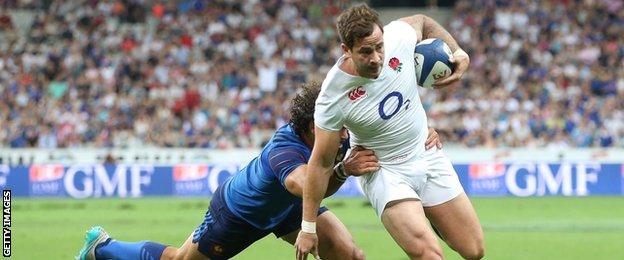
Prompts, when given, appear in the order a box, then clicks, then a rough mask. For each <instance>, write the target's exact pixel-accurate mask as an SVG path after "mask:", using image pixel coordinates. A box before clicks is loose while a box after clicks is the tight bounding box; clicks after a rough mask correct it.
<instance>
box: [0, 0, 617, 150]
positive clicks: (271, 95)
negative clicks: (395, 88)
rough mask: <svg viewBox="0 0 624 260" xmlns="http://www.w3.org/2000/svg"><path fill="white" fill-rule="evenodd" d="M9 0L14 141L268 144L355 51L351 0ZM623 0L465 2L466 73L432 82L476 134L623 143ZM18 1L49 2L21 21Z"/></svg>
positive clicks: (1, 119) (2, 68)
mask: <svg viewBox="0 0 624 260" xmlns="http://www.w3.org/2000/svg"><path fill="white" fill-rule="evenodd" d="M23 2H25V3H22V2H17V3H16V2H12V1H7V2H6V3H10V4H6V3H5V4H4V6H2V7H3V8H2V9H0V34H2V37H3V38H4V39H2V40H0V43H2V49H1V50H0V126H2V127H0V147H43V148H55V147H85V146H87V147H137V146H161V147H205V148H219V149H226V148H235V147H254V148H257V147H261V146H262V144H263V143H264V142H265V141H266V140H267V139H268V138H269V137H270V134H271V133H272V132H273V131H274V130H275V129H276V128H277V127H279V126H280V125H282V124H284V123H285V122H288V113H287V111H288V107H289V105H290V104H289V100H290V97H292V96H293V94H294V93H295V91H297V88H298V86H299V85H300V84H301V83H302V82H304V81H306V80H311V79H316V80H322V79H323V78H324V74H325V73H326V72H327V71H328V70H329V68H330V67H331V66H332V65H333V64H334V62H335V60H336V59H337V58H338V57H339V56H340V55H341V51H340V48H339V45H338V40H337V36H336V33H335V29H334V24H333V22H334V19H332V18H328V17H335V16H336V15H337V14H338V13H339V12H340V10H341V9H342V8H345V7H346V6H348V5H349V3H348V1H329V2H327V1H319V0H316V1H303V0H290V1H277V0H273V1H258V0H250V1H243V2H242V3H232V2H233V1H185V2H179V1H178V2H176V1H134V0H104V1H97V0H82V1H59V0H50V1H23ZM623 5H624V4H622V1H618V0H593V1H592V0H583V1H574V0H560V1H495V0H477V1H466V0H461V1H458V2H457V4H456V6H455V8H454V10H453V15H452V19H451V20H450V22H449V23H448V25H447V28H448V29H449V31H451V33H452V34H453V35H454V36H455V38H456V39H457V40H458V41H459V42H460V45H461V46H463V47H464V48H465V49H466V51H467V52H468V53H469V54H470V55H471V63H472V64H471V68H470V70H469V73H468V74H467V75H465V76H464V79H463V80H462V82H460V83H458V84H457V85H456V86H453V87H450V88H447V89H444V90H425V89H422V88H421V89H420V90H422V91H421V99H422V102H423V105H424V106H425V108H426V109H427V110H428V116H429V124H430V125H431V126H432V127H435V128H436V129H437V130H438V131H439V132H440V133H442V134H443V135H444V136H445V142H447V143H457V144H462V145H465V146H469V147H475V146H486V147H518V146H523V147H525V146H529V147H543V146H550V145H554V146H558V147H568V146H569V147H613V146H617V147H624V102H623V101H622V100H624V66H623V64H624V37H621V35H624V7H623ZM12 10H29V11H30V12H32V13H34V14H36V15H34V17H33V18H32V24H31V25H29V26H28V27H27V28H26V31H25V32H24V34H23V35H22V34H21V33H22V32H20V31H19V29H18V26H17V25H16V23H15V21H13V20H12V17H11V16H10V15H8V14H9V13H10V12H11V11H12Z"/></svg>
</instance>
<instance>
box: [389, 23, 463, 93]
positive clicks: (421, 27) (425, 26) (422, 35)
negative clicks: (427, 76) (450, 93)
mask: <svg viewBox="0 0 624 260" xmlns="http://www.w3.org/2000/svg"><path fill="white" fill-rule="evenodd" d="M399 20H400V21H403V22H406V23H408V24H409V25H411V26H412V28H414V30H415V31H416V37H417V39H416V41H420V40H422V39H428V38H438V39H441V40H443V41H444V42H445V43H446V44H447V45H448V46H449V48H451V51H452V52H453V56H452V57H451V58H450V59H449V61H450V62H451V63H453V64H455V68H454V70H453V74H451V75H450V76H448V77H446V78H444V79H441V80H439V81H437V82H436V83H435V84H434V85H435V86H436V87H437V88H441V87H446V86H449V85H450V84H452V83H454V82H456V81H458V80H460V79H461V78H462V76H463V75H464V72H466V71H467V70H468V66H469V65H470V57H469V56H468V53H466V52H465V51H464V50H462V48H461V47H459V44H458V43H457V41H456V40H455V38H453V36H451V34H450V33H449V32H448V31H447V30H446V29H444V27H442V25H440V24H439V23H438V22H436V21H435V20H433V19H432V18H431V17H428V16H426V15H422V14H416V15H412V16H408V17H403V18H401V19H399Z"/></svg>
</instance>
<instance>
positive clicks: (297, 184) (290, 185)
mask: <svg viewBox="0 0 624 260" xmlns="http://www.w3.org/2000/svg"><path fill="white" fill-rule="evenodd" d="M430 136H431V134H430ZM333 167H334V171H333V174H332V177H331V178H329V183H328V184H327V191H325V196H324V197H325V198H327V197H329V196H331V195H333V194H334V193H336V191H338V189H339V188H340V186H342V184H343V183H344V182H345V180H346V179H347V177H349V176H351V175H353V176H361V175H364V174H367V173H371V172H374V171H376V170H378V169H379V160H378V159H377V156H375V152H373V150H369V149H364V148H362V147H360V146H356V147H354V148H353V149H352V150H351V153H349V155H348V157H347V158H345V159H344V160H343V161H341V162H339V163H338V164H336V165H334V166H333ZM307 170H308V165H306V164H302V165H300V166H298V167H297V168H296V169H295V170H293V171H292V172H291V173H290V174H289V175H288V177H286V180H285V181H284V186H285V187H286V189H287V190H288V192H290V193H292V194H293V195H296V196H298V197H303V186H304V183H305V181H306V171H307Z"/></svg>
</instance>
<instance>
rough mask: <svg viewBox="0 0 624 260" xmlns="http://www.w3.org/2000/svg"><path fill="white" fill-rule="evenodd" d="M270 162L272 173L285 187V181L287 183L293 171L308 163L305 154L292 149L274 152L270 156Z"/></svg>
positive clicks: (286, 148) (278, 149) (281, 149)
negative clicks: (287, 178)
mask: <svg viewBox="0 0 624 260" xmlns="http://www.w3.org/2000/svg"><path fill="white" fill-rule="evenodd" d="M268 161H269V167H271V171H273V174H275V177H277V178H278V179H279V181H280V183H281V184H282V185H283V186H285V185H284V181H286V177H288V175H289V174H290V173H291V172H292V171H293V170H295V169H297V167H299V166H300V165H302V164H306V163H307V160H306V158H305V156H304V154H303V153H302V152H301V151H300V150H298V149H295V148H292V147H284V148H277V149H274V150H272V151H271V152H269V154H268Z"/></svg>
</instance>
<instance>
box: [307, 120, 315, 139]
mask: <svg viewBox="0 0 624 260" xmlns="http://www.w3.org/2000/svg"><path fill="white" fill-rule="evenodd" d="M308 127H309V128H310V133H311V134H312V136H314V121H310V125H309V126H308Z"/></svg>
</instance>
